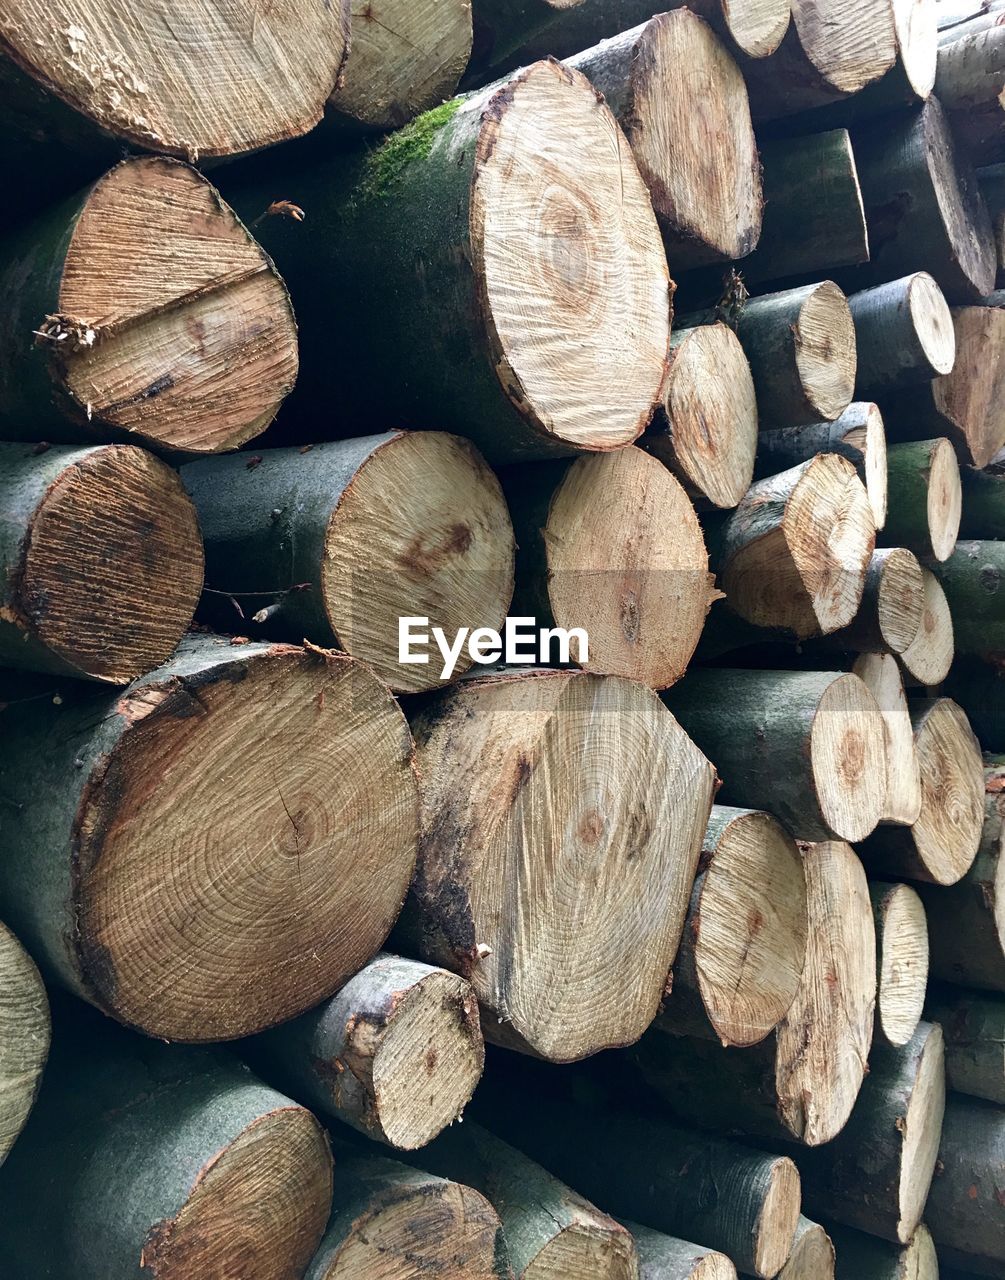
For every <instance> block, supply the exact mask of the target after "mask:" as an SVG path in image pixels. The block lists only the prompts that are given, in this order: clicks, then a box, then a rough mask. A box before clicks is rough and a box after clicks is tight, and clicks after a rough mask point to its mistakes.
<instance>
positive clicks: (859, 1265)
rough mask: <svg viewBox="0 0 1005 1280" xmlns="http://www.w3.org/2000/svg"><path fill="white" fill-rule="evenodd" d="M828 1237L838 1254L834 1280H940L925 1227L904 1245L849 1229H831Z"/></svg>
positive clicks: (921, 1227)
mask: <svg viewBox="0 0 1005 1280" xmlns="http://www.w3.org/2000/svg"><path fill="white" fill-rule="evenodd" d="M831 1236H832V1238H833V1240H834V1246H835V1249H836V1252H837V1269H836V1271H835V1273H834V1274H835V1275H836V1277H837V1280H939V1274H940V1273H939V1260H938V1258H937V1257H936V1256H935V1245H934V1244H933V1242H932V1237H931V1234H930V1232H929V1230H928V1228H927V1227H926V1226H925V1225H924V1223H922V1224H921V1225H920V1226H919V1227H918V1229H917V1231H915V1233H914V1235H913V1236H912V1237H911V1239H910V1240H909V1241H908V1243H907V1244H906V1245H900V1244H891V1243H890V1242H889V1241H888V1240H880V1239H879V1238H878V1237H876V1236H870V1235H867V1234H866V1233H865V1232H864V1231H854V1230H852V1229H851V1228H850V1227H833V1228H831Z"/></svg>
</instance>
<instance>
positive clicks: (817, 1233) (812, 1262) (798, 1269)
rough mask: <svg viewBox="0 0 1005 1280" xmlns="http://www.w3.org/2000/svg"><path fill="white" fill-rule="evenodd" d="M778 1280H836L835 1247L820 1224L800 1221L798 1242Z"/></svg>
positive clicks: (807, 1220) (797, 1230)
mask: <svg viewBox="0 0 1005 1280" xmlns="http://www.w3.org/2000/svg"><path fill="white" fill-rule="evenodd" d="M778 1280H834V1245H833V1244H832V1242H831V1238H830V1236H829V1235H828V1234H827V1232H826V1231H825V1230H824V1229H823V1227H822V1226H820V1224H819V1223H817V1222H810V1220H809V1218H803V1217H801V1218H800V1219H799V1226H798V1227H796V1242H795V1244H794V1245H793V1246H792V1253H791V1254H790V1255H789V1260H788V1262H787V1263H786V1264H785V1266H784V1267H782V1269H781V1271H779V1273H778Z"/></svg>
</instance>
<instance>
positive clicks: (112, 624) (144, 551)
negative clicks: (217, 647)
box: [0, 444, 203, 684]
mask: <svg viewBox="0 0 1005 1280" xmlns="http://www.w3.org/2000/svg"><path fill="white" fill-rule="evenodd" d="M202 568H203V551H202V539H201V538H200V536H199V525H198V522H197V520H196V514H195V510H194V508H193V506H192V503H191V502H190V501H189V499H188V498H187V496H186V494H185V491H184V489H183V488H182V486H181V484H180V482H179V480H178V476H177V475H176V473H175V472H174V471H172V470H171V468H170V467H168V466H165V464H164V463H163V462H160V461H158V460H157V459H156V458H154V457H152V456H151V455H150V454H148V453H146V452H145V451H144V450H143V449H137V448H135V447H134V446H132V445H98V446H96V447H94V448H88V449H66V448H44V449H42V450H39V449H38V448H37V447H31V446H27V445H23V444H0V662H2V663H3V664H4V665H5V666H10V667H17V668H21V669H28V670H32V671H44V672H52V673H55V674H59V675H72V676H84V677H87V678H89V679H92V680H99V681H104V682H106V683H109V684H126V683H128V682H129V681H130V680H132V679H134V678H135V677H137V676H141V675H143V674H144V672H146V671H149V670H150V669H151V668H152V667H156V666H158V665H159V664H160V663H162V662H165V661H166V660H167V659H168V658H169V657H170V656H171V653H172V652H173V651H174V648H175V646H176V645H177V644H178V641H179V640H180V639H181V638H182V636H183V634H184V633H185V629H186V628H187V627H188V625H189V623H190V622H191V621H192V615H193V614H194V613H195V606H196V604H197V603H198V599H199V592H200V591H201V589H202Z"/></svg>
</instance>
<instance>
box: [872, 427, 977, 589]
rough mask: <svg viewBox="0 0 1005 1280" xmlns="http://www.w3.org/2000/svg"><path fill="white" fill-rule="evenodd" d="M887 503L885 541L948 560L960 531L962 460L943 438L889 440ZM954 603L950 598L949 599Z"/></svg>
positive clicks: (919, 553)
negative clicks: (890, 441) (957, 457)
mask: <svg viewBox="0 0 1005 1280" xmlns="http://www.w3.org/2000/svg"><path fill="white" fill-rule="evenodd" d="M886 465H887V473H888V495H889V496H888V504H887V516H886V524H885V526H884V528H883V533H882V536H881V539H880V540H881V541H882V542H884V543H886V545H887V546H894V547H896V546H902V547H907V548H909V549H910V550H911V551H915V552H917V553H918V555H919V556H924V557H927V558H934V559H936V560H948V559H949V557H950V556H951V555H952V554H953V548H954V547H955V546H956V538H957V535H958V534H959V530H960V513H961V510H962V505H963V490H962V486H961V484H960V464H959V463H958V462H957V461H956V454H955V453H954V451H953V446H952V445H951V444H950V442H949V441H948V440H946V439H945V438H944V437H943V438H940V439H938V440H912V441H905V442H904V443H903V444H893V445H890V446H889V448H888V450H887V460H886ZM950 604H951V602H950Z"/></svg>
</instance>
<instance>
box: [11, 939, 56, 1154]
mask: <svg viewBox="0 0 1005 1280" xmlns="http://www.w3.org/2000/svg"><path fill="white" fill-rule="evenodd" d="M49 1037H50V1029H49V1001H48V999H47V997H46V994H45V987H44V986H43V984H42V978H41V975H40V974H39V972H38V970H37V969H36V968H35V962H34V961H33V960H32V958H31V956H29V955H28V953H27V951H25V949H24V947H22V946H21V944H20V942H18V940H17V938H15V937H14V935H13V934H12V933H11V931H10V930H9V929H8V928H7V927H6V926H5V925H3V924H0V1165H2V1164H3V1162H4V1161H5V1160H6V1159H7V1155H8V1153H9V1152H10V1149H11V1147H12V1146H13V1145H14V1143H15V1142H16V1141H17V1137H18V1134H19V1133H20V1132H21V1130H22V1129H23V1128H24V1126H25V1122H26V1121H27V1119H28V1116H29V1114H30V1112H31V1109H32V1107H33V1106H34V1105H35V1099H36V1097H37V1096H38V1090H39V1085H40V1084H41V1081H42V1072H43V1070H44V1069H45V1062H46V1059H47V1058H48V1056H49Z"/></svg>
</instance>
